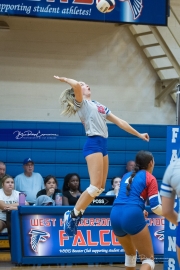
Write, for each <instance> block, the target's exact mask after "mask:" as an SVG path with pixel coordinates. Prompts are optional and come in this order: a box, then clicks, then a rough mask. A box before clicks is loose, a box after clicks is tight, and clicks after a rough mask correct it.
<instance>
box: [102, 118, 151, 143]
mask: <svg viewBox="0 0 180 270" xmlns="http://www.w3.org/2000/svg"><path fill="white" fill-rule="evenodd" d="M106 119H107V120H109V121H110V122H112V123H114V124H115V125H117V126H118V127H120V128H121V129H123V130H125V131H126V132H128V133H130V134H133V135H134V136H137V137H139V138H140V139H142V140H145V141H147V142H148V141H149V135H148V133H139V132H138V131H137V130H136V129H134V128H133V127H131V126H130V125H129V124H128V123H127V122H126V121H124V120H122V119H120V118H119V117H117V116H115V115H114V114H112V113H109V114H108V115H107V117H106Z"/></svg>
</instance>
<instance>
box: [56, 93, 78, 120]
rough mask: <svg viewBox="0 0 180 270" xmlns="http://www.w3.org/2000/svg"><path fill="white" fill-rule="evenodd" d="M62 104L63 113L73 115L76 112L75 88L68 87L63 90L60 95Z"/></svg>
mask: <svg viewBox="0 0 180 270" xmlns="http://www.w3.org/2000/svg"><path fill="white" fill-rule="evenodd" d="M59 100H60V104H61V106H62V107H64V110H63V111H62V113H61V114H63V115H67V116H71V115H72V114H73V115H74V114H76V112H77V111H76V109H75V106H74V100H75V95H74V90H73V88H70V89H66V90H64V91H63V92H62V94H61V95H60V98H59Z"/></svg>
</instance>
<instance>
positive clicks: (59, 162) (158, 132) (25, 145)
mask: <svg viewBox="0 0 180 270" xmlns="http://www.w3.org/2000/svg"><path fill="white" fill-rule="evenodd" d="M132 126H133V127H134V128H135V129H137V130H138V131H139V132H148V133H149V136H150V142H148V143H147V142H145V141H142V140H141V139H139V138H137V137H134V136H132V135H131V134H128V133H126V132H125V131H123V130H121V129H119V128H118V127H117V126H115V125H113V124H108V129H109V139H108V151H109V163H110V166H109V173H108V179H107V184H106V191H108V190H109V189H110V188H111V183H110V180H111V178H112V177H114V176H122V175H123V174H124V172H125V165H126V162H127V161H129V160H132V159H134V158H135V155H136V153H137V151H139V150H148V151H151V152H152V153H153V155H154V158H155V168H154V172H153V174H154V176H155V177H156V178H157V180H158V185H160V183H161V180H162V177H163V174H164V171H165V167H166V128H167V126H166V125H132ZM8 129H9V130H11V129H13V130H24V129H25V130H27V129H28V130H31V129H32V130H33V129H34V130H35V129H38V130H41V133H43V130H46V131H47V130H48V131H49V133H51V131H52V130H56V131H57V132H58V134H59V135H60V137H59V139H58V140H44V141H42V140H39V141H37V140H28V141H27V140H26V141H23V140H9V138H8V137H7V140H6V139H4V137H3V139H2V133H3V130H8ZM0 130H1V135H0V160H1V161H3V162H5V163H6V167H7V173H8V174H10V175H12V176H13V177H15V176H16V175H17V174H19V173H22V172H23V167H22V162H23V160H24V159H25V158H27V157H31V158H32V159H33V160H34V162H35V172H39V173H40V174H41V175H42V176H43V177H45V176H47V175H48V174H53V175H55V176H56V177H57V179H58V183H59V188H60V189H61V188H62V183H63V178H64V176H65V175H66V174H67V173H71V172H76V173H78V174H79V175H80V177H81V189H82V190H85V189H86V187H88V185H89V176H88V170H87V166H86V161H85V159H84V157H83V154H82V148H83V144H84V142H85V140H86V136H85V133H84V127H83V125H82V124H81V123H74V122H73V123H71V122H60V123H58V122H39V121H37V122H36V121H0Z"/></svg>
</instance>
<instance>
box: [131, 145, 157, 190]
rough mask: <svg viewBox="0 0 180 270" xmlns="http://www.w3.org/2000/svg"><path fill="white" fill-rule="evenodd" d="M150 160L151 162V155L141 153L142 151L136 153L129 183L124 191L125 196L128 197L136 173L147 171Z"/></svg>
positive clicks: (145, 152)
mask: <svg viewBox="0 0 180 270" xmlns="http://www.w3.org/2000/svg"><path fill="white" fill-rule="evenodd" d="M151 160H153V155H152V153H150V152H148V151H143V150H141V151H139V152H138V153H137V155H136V158H135V167H134V170H133V171H132V174H131V176H130V178H129V181H128V185H127V187H126V189H127V191H126V194H127V195H129V192H130V190H131V184H132V180H133V178H134V176H135V175H136V173H137V172H138V171H140V170H147V168H148V164H149V162H150V161H151Z"/></svg>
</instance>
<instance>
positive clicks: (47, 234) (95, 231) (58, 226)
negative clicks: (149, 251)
mask: <svg viewBox="0 0 180 270" xmlns="http://www.w3.org/2000/svg"><path fill="white" fill-rule="evenodd" d="M21 223H22V226H21V228H22V241H23V256H25V257H26V256H30V257H31V256H33V257H34V256H49V257H52V256H62V257H63V256H65V255H66V256H68V255H69V256H77V254H78V255H81V256H82V255H86V256H88V255H93V256H99V255H117V256H118V255H120V254H123V255H124V250H123V248H122V246H121V245H120V244H119V242H118V241H117V239H116V236H115V235H114V233H113V231H112V228H111V222H110V218H109V214H104V215H103V216H101V217H99V215H95V214H94V215H93V216H92V215H88V214H87V215H86V217H84V218H82V220H81V223H80V224H79V227H78V232H77V235H76V236H75V237H73V238H69V237H68V236H67V235H66V234H65V232H64V230H63V216H62V215H43V214H42V215H22V216H21ZM147 224H148V226H149V230H150V233H151V237H152V241H153V246H154V252H155V254H163V251H164V218H163V217H160V216H157V215H155V214H150V215H149V218H148V219H147Z"/></svg>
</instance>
